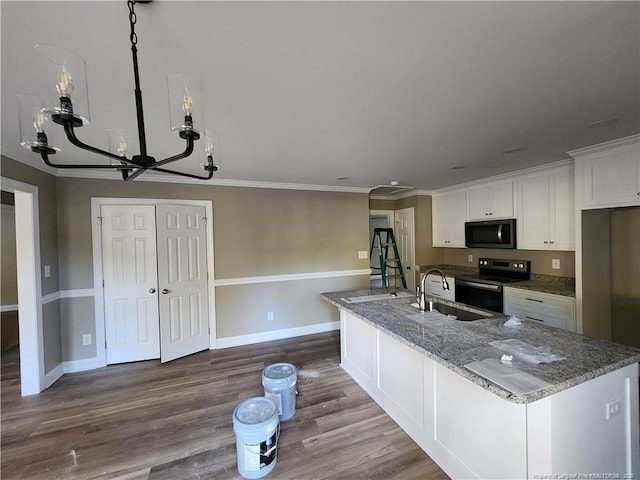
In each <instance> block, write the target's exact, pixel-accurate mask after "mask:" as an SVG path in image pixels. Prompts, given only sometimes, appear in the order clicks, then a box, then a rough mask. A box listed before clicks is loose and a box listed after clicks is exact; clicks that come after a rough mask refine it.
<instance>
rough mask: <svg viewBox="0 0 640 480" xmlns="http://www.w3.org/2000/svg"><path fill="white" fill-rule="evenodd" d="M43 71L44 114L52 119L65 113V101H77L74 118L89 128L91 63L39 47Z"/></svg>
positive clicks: (54, 47)
mask: <svg viewBox="0 0 640 480" xmlns="http://www.w3.org/2000/svg"><path fill="white" fill-rule="evenodd" d="M34 50H35V52H36V54H37V55H38V60H40V62H39V70H40V97H41V99H42V111H43V112H45V113H47V114H49V115H52V114H60V113H63V112H64V110H63V103H62V102H61V98H68V99H69V100H73V116H74V117H75V118H76V120H79V121H81V122H82V124H81V125H78V126H82V125H87V124H88V123H89V121H90V120H91V116H90V114H89V90H88V88H87V63H86V62H85V60H84V58H82V57H81V56H80V55H78V54H77V53H74V52H70V51H68V50H65V49H64V48H60V47H56V46H54V45H35V46H34Z"/></svg>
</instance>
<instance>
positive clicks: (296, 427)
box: [0, 332, 448, 480]
mask: <svg viewBox="0 0 640 480" xmlns="http://www.w3.org/2000/svg"><path fill="white" fill-rule="evenodd" d="M18 362H19V359H18V355H17V349H16V350H14V351H13V352H11V353H9V354H7V355H3V356H2V385H1V386H2V392H1V399H2V404H1V407H2V412H1V471H0V474H1V476H2V479H5V480H9V479H47V480H49V479H62V478H64V479H93V478H100V479H115V478H118V479H127V480H138V479H152V480H160V479H171V480H176V479H238V478H241V477H240V475H239V473H238V470H237V463H236V462H237V457H236V446H235V441H236V438H235V433H234V432H233V422H232V414H233V410H234V408H235V407H236V406H237V405H238V404H239V403H240V401H241V400H243V399H245V398H249V397H252V396H261V395H263V393H264V391H263V387H262V384H261V380H262V377H261V374H262V370H263V368H264V367H265V366H266V365H269V364H271V363H276V362H288V363H292V364H294V365H295V366H296V367H297V368H298V386H297V390H298V392H299V396H298V399H297V408H296V414H295V416H294V417H293V418H292V419H290V420H288V421H286V422H282V424H281V435H280V441H279V443H278V458H277V463H276V467H275V468H274V470H273V471H272V472H271V473H270V474H269V475H268V476H267V477H266V478H273V479H302V480H306V479H387V478H396V479H403V480H411V479H429V480H439V479H447V478H448V477H447V476H446V474H445V473H444V472H443V471H442V470H441V469H440V468H439V467H438V466H437V465H436V464H435V463H434V462H433V461H432V460H431V459H430V458H429V457H428V456H427V455H426V454H425V453H424V452H423V451H422V450H421V449H420V448H419V447H418V446H417V445H416V444H415V443H414V442H413V441H412V440H411V439H410V438H409V436H408V435H406V434H405V433H404V432H403V431H402V430H401V429H400V428H399V427H398V426H397V425H396V424H395V423H394V422H393V420H391V419H390V418H389V416H388V415H386V414H385V413H384V411H383V410H382V409H381V408H380V407H378V405H377V404H376V403H375V402H373V400H371V398H370V397H369V396H368V395H367V394H366V393H365V392H364V391H363V390H362V389H361V388H360V387H359V386H358V385H357V384H356V383H355V382H354V381H353V380H352V379H351V378H350V377H349V376H348V375H347V374H346V373H345V372H344V371H343V370H342V369H341V368H340V366H339V362H340V345H339V334H338V332H330V333H324V334H318V335H310V336H306V337H299V338H293V339H287V340H279V341H274V342H267V343H263V344H258V345H250V346H244V347H236V348H229V349H224V350H215V351H206V352H201V353H198V354H195V355H191V356H189V357H186V358H183V359H179V360H175V361H173V362H170V363H168V364H164V365H162V364H160V363H159V362H158V361H147V362H138V363H131V364H123V365H112V366H109V367H106V368H102V369H98V370H93V371H90V372H82V373H75V374H68V375H64V376H63V377H62V378H61V379H60V380H58V381H57V382H56V383H55V384H54V385H53V386H52V387H51V388H49V389H47V390H46V391H44V392H43V393H41V394H40V395H35V396H32V397H26V398H21V397H20V380H19V368H18Z"/></svg>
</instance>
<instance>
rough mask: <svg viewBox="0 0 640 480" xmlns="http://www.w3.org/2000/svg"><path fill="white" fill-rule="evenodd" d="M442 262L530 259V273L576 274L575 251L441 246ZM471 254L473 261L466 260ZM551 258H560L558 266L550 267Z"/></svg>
mask: <svg viewBox="0 0 640 480" xmlns="http://www.w3.org/2000/svg"><path fill="white" fill-rule="evenodd" d="M442 250H444V259H443V262H442V263H444V264H447V265H458V266H461V267H475V268H477V266H478V258H479V257H488V258H505V259H510V260H511V259H513V260H530V261H531V274H532V276H533V275H536V274H538V275H548V276H552V277H571V278H575V276H576V267H575V252H562V251H546V250H500V249H488V248H443V249H442ZM469 255H472V257H473V261H471V262H469V261H468V256H469ZM553 259H557V260H560V268H559V269H554V268H551V261H552V260H553Z"/></svg>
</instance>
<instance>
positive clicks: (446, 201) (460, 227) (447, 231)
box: [432, 190, 467, 248]
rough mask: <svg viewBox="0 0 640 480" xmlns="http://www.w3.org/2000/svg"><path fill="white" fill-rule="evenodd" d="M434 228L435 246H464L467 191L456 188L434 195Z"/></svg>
mask: <svg viewBox="0 0 640 480" xmlns="http://www.w3.org/2000/svg"><path fill="white" fill-rule="evenodd" d="M432 212H433V219H432V229H433V246H434V247H458V248H460V247H464V246H465V245H464V222H466V221H467V192H466V190H455V191H451V192H445V193H441V194H437V195H434V196H433V204H432Z"/></svg>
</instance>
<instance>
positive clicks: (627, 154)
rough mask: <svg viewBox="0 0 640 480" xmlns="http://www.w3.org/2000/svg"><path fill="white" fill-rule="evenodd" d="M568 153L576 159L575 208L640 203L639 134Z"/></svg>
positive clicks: (623, 205) (621, 205)
mask: <svg viewBox="0 0 640 480" xmlns="http://www.w3.org/2000/svg"><path fill="white" fill-rule="evenodd" d="M569 154H570V155H571V156H572V157H574V158H575V159H576V180H577V181H579V182H580V185H579V187H580V189H579V190H578V195H577V196H576V200H577V201H579V202H581V203H582V205H580V207H579V208H582V209H592V208H605V207H625V206H635V205H640V135H633V136H631V137H627V138H624V139H621V140H616V141H613V142H607V143H604V144H600V145H596V146H593V147H588V148H583V149H581V150H575V151H573V152H569ZM577 186H578V185H577ZM580 191H581V192H582V194H580Z"/></svg>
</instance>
